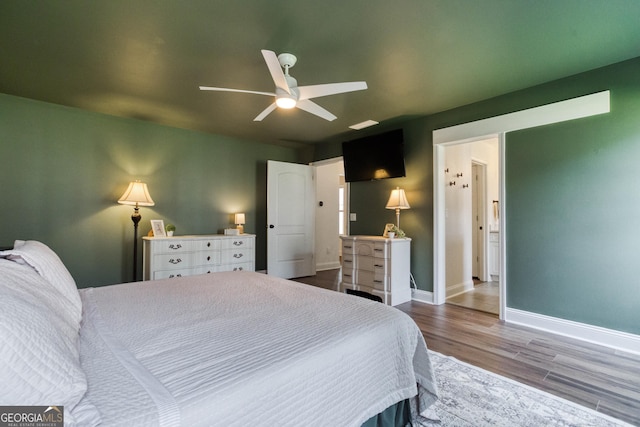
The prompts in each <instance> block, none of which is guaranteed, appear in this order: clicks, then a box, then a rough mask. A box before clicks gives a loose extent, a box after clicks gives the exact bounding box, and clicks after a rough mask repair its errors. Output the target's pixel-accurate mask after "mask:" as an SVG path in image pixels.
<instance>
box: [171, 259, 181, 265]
mask: <svg viewBox="0 0 640 427" xmlns="http://www.w3.org/2000/svg"><path fill="white" fill-rule="evenodd" d="M169 262H170V263H171V264H180V263H181V262H182V259H180V258H176V259H173V258H171V259H170V260H169Z"/></svg>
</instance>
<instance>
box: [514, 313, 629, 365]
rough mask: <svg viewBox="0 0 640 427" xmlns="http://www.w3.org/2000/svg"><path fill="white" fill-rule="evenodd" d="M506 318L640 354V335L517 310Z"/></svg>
mask: <svg viewBox="0 0 640 427" xmlns="http://www.w3.org/2000/svg"><path fill="white" fill-rule="evenodd" d="M505 317H506V318H505V320H506V321H507V322H509V323H513V324H517V325H522V326H527V327H529V328H534V329H539V330H542V331H547V332H552V333H554V334H557V335H562V336H565V337H570V338H575V339H578V340H581V341H587V342H590V343H594V344H598V345H603V346H607V347H610V348H615V349H618V350H622V351H626V352H630V353H634V354H640V335H634V334H629V333H626V332H620V331H616V330H613V329H606V328H602V327H599V326H593V325H588V324H585V323H578V322H574V321H571V320H565V319H559V318H557V317H550V316H545V315H543V314H537V313H530V312H528V311H522V310H517V309H515V308H507V311H506V316H505Z"/></svg>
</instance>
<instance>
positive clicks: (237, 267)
mask: <svg viewBox="0 0 640 427" xmlns="http://www.w3.org/2000/svg"><path fill="white" fill-rule="evenodd" d="M218 271H253V263H252V262H240V263H237V264H227V265H223V266H221V267H220V269H219V270H218Z"/></svg>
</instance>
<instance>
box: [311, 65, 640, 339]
mask: <svg viewBox="0 0 640 427" xmlns="http://www.w3.org/2000/svg"><path fill="white" fill-rule="evenodd" d="M602 90H611V113H609V114H606V115H604V116H598V117H592V118H587V119H581V120H576V121H572V122H567V123H561V124H557V125H552V126H545V127H541V128H537V129H530V130H527V131H521V132H513V133H509V134H508V135H507V138H506V141H507V142H506V151H507V153H506V155H507V159H506V167H507V181H506V185H507V194H506V203H507V205H506V208H507V212H508V214H507V215H508V216H507V221H508V222H507V238H508V240H507V265H506V269H507V278H508V289H507V295H508V298H507V305H508V307H510V308H516V309H521V310H525V311H530V312H534V313H540V314H544V315H548V316H552V317H557V318H563V319H568V320H573V321H577V322H582V323H587V324H592V325H596V326H602V327H605V328H610V329H615V330H620V331H624V332H630V333H634V334H638V333H640V279H638V278H637V276H638V271H639V270H638V267H637V266H638V265H640V261H639V260H640V244H639V243H638V241H640V185H639V184H640V182H639V181H640V180H639V178H638V176H639V175H638V172H637V162H638V161H639V160H640V58H636V59H633V60H630V61H625V62H622V63H619V64H614V65H611V66H608V67H604V68H600V69H597V70H593V71H590V72H586V73H582V74H579V75H576V76H572V77H568V78H565V79H561V80H557V81H554V82H550V83H547V84H543V85H539V86H535V87H532V88H529V89H525V90H522V91H518V92H514V93H510V94H506V95H503V96H499V97H496V98H493V99H489V100H486V101H482V102H478V103H475V104H470V105H466V106H463V107H460V108H456V109H453V110H450V111H445V112H442V113H438V114H434V115H430V116H427V117H424V118H420V119H415V120H410V121H407V122H406V123H404V124H403V125H402V126H401V127H402V128H403V129H404V130H405V151H406V160H405V162H406V166H407V177H406V178H396V179H393V180H383V181H378V182H366V183H353V184H352V185H351V200H350V208H351V211H352V212H356V213H357V214H358V220H357V221H356V222H353V223H351V233H352V234H380V233H381V230H382V227H383V226H384V224H385V223H387V222H392V221H393V219H394V215H393V213H392V211H388V210H386V209H384V205H385V204H386V200H387V197H388V195H389V191H390V190H391V189H392V188H394V187H395V186H396V185H399V186H401V187H403V188H404V189H405V191H406V192H407V197H408V199H409V203H410V204H411V209H410V210H407V211H403V212H402V214H401V228H403V229H404V230H405V231H406V232H407V235H408V236H409V237H411V238H412V245H411V249H412V253H411V271H412V273H413V275H414V277H415V279H416V282H417V285H418V288H419V289H422V290H426V291H432V290H433V151H432V132H433V131H434V130H436V129H441V128H445V127H449V126H454V125H458V124H462V123H468V122H471V121H475V120H480V119H485V118H489V117H494V116H498V115H502V114H507V113H510V112H514V111H519V110H523V109H527V108H532V107H537V106H540V105H544V104H549V103H552V102H557V101H562V100H566V99H570V98H574V97H577V96H582V95H587V94H590V93H595V92H599V91H602ZM396 127H397V126H396ZM384 130H386V129H382V128H381V129H378V130H376V132H382V131H384ZM343 139H346V138H343ZM339 144H340V142H339V141H337V140H334V141H328V142H327V143H325V144H323V145H321V146H320V147H318V149H317V150H316V158H317V159H318V160H319V159H321V158H326V157H330V156H332V155H333V156H335V155H339V153H340V148H339ZM634 275H635V277H634Z"/></svg>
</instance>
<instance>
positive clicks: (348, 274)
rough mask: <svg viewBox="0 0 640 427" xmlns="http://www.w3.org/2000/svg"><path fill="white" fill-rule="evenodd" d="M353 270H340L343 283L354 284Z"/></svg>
mask: <svg viewBox="0 0 640 427" xmlns="http://www.w3.org/2000/svg"><path fill="white" fill-rule="evenodd" d="M355 275H356V273H355V270H352V269H351V270H345V269H343V270H342V281H343V282H344V283H356V277H355Z"/></svg>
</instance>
